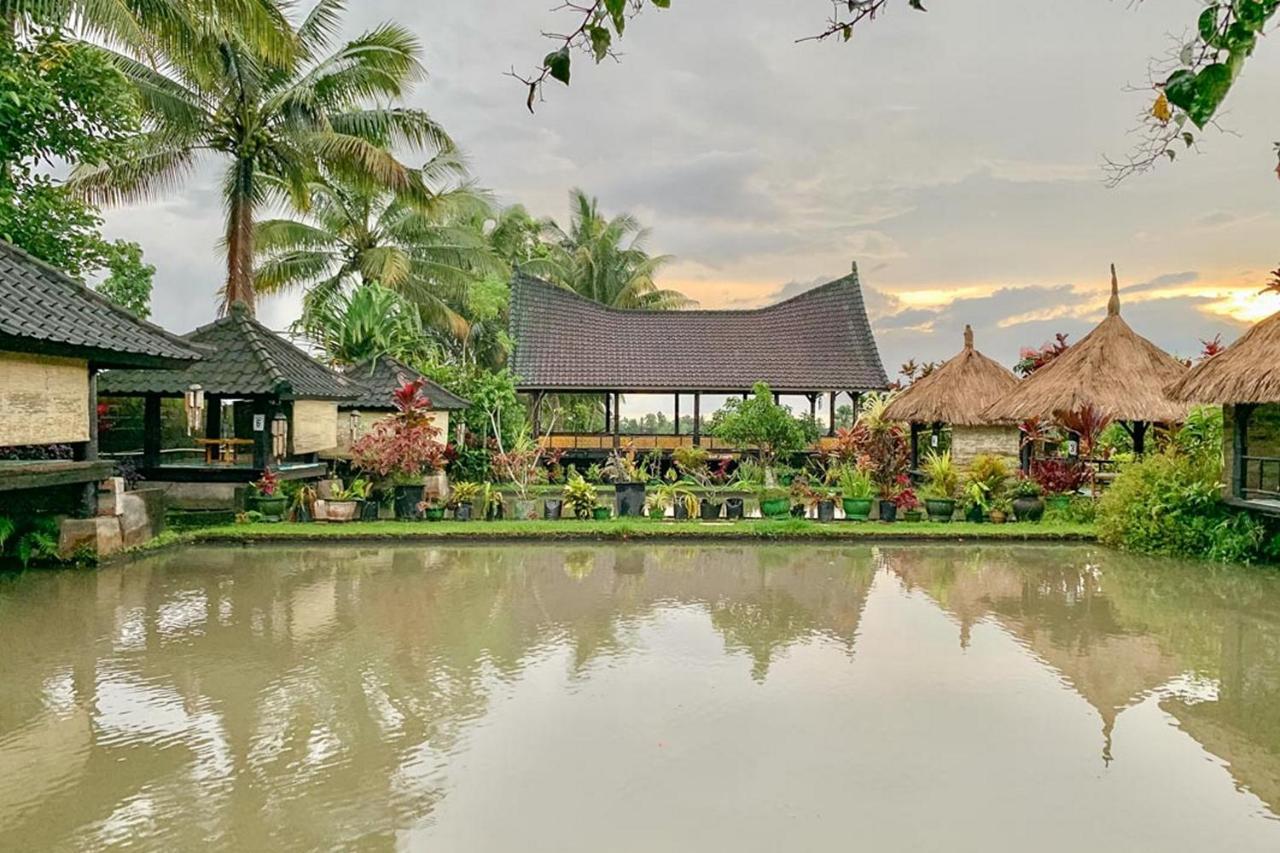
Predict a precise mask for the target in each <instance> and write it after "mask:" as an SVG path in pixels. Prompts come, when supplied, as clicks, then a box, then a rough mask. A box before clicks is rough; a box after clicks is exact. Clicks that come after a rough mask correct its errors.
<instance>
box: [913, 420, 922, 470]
mask: <svg viewBox="0 0 1280 853" xmlns="http://www.w3.org/2000/svg"><path fill="white" fill-rule="evenodd" d="M919 467H920V424H918V423H916V422H915V421H912V422H911V470H912V471H914V470H916V469H917V468H919Z"/></svg>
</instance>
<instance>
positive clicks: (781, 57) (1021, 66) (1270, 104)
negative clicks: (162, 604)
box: [108, 0, 1280, 373]
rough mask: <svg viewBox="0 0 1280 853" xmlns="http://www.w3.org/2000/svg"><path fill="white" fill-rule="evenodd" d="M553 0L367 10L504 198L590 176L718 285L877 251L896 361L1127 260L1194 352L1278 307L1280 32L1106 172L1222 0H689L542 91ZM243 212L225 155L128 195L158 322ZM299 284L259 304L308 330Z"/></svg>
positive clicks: (279, 323) (539, 205)
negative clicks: (833, 12) (843, 27)
mask: <svg viewBox="0 0 1280 853" xmlns="http://www.w3.org/2000/svg"><path fill="white" fill-rule="evenodd" d="M303 5H306V4H305V2H304V4H303ZM554 5H556V4H555V3H554V2H552V0H413V2H410V0H361V2H359V3H353V4H352V6H353V7H354V9H353V11H352V13H351V14H350V15H349V22H350V25H351V30H352V32H353V33H354V32H355V31H357V30H359V29H363V28H365V27H368V26H372V25H374V24H376V23H377V22H379V21H381V20H384V19H388V18H394V19H396V20H398V21H400V22H402V23H404V24H406V25H408V26H409V27H411V28H412V29H413V30H414V31H415V32H416V33H417V34H418V35H419V36H420V38H421V39H422V41H423V44H424V46H425V51H426V64H427V67H428V69H429V72H430V74H431V77H430V79H429V80H428V81H426V82H425V83H423V84H422V85H420V86H419V87H418V89H417V90H416V91H415V93H414V95H413V96H412V98H411V99H410V100H411V102H412V103H413V104H414V105H415V106H420V107H423V108H426V109H428V110H429V111H430V112H431V113H432V114H433V115H434V117H435V118H436V119H437V120H439V121H440V122H442V123H443V124H444V125H445V127H446V128H447V129H448V130H449V131H450V133H451V134H452V135H453V137H454V139H455V140H456V141H457V142H458V143H459V145H460V146H461V147H462V148H463V150H464V151H465V153H466V155H467V157H468V160H469V162H470V164H471V167H472V171H473V173H474V175H475V177H476V178H477V180H478V181H479V182H480V183H481V184H483V185H484V186H486V187H488V188H490V189H491V190H492V191H493V192H494V193H495V194H496V195H497V197H498V198H499V199H500V200H501V201H503V202H505V203H514V202H520V203H523V204H524V205H526V207H528V208H529V210H530V211H531V212H532V213H533V214H534V215H537V216H545V215H550V216H555V217H557V218H563V217H564V216H566V214H567V209H568V205H567V194H568V190H569V188H570V187H573V186H580V187H582V188H583V189H585V190H586V191H588V192H589V193H591V194H594V195H596V196H598V197H599V199H600V203H601V205H602V207H603V208H604V210H605V211H606V212H608V213H616V212H619V211H630V212H632V213H635V214H637V215H638V216H639V217H640V218H641V219H642V220H643V221H644V222H646V223H647V224H649V225H650V226H651V228H652V237H651V241H650V248H651V250H653V251H655V252H662V253H669V254H672V255H674V256H675V257H676V261H675V262H674V263H673V264H672V265H671V266H670V267H669V268H668V269H667V270H666V273H665V275H664V280H663V284H665V285H667V286H672V287H676V288H679V289H681V290H683V291H685V292H686V293H688V294H689V295H690V296H692V297H694V298H695V299H697V300H699V302H700V303H701V304H702V306H703V307H707V308H716V307H727V306H733V307H741V306H755V305H763V304H767V303H769V302H770V301H774V300H776V299H777V298H780V297H782V296H785V295H788V294H792V293H795V292H798V291H799V290H800V289H803V288H804V287H806V286H810V285H812V284H816V283H821V282H823V281H827V280H830V279H832V278H835V277H838V276H840V275H843V274H844V273H845V272H847V270H848V269H849V265H850V262H851V261H854V260H856V261H857V262H858V265H859V268H860V271H861V273H862V283H863V287H864V290H865V291H866V295H867V300H868V304H869V306H870V308H871V311H872V324H873V326H874V328H875V331H876V334H877V337H878V339H879V342H880V348H881V352H882V355H883V358H884V361H885V364H886V367H888V368H889V371H890V373H892V372H894V371H895V370H896V367H897V365H898V364H900V363H902V362H903V361H905V360H906V359H908V358H913V357H914V358H917V359H936V358H944V357H947V356H949V355H951V354H953V353H954V352H955V351H956V350H958V349H959V346H960V340H961V339H960V329H961V328H962V327H963V325H964V324H965V323H966V322H969V323H972V324H973V325H974V327H975V329H976V331H977V340H978V345H979V347H980V348H981V349H984V350H985V351H987V352H988V353H989V354H991V355H992V356H994V357H996V358H998V359H1000V360H1002V361H1005V362H1012V361H1014V360H1016V355H1017V351H1018V348H1019V347H1020V346H1024V345H1029V344H1039V343H1041V342H1043V341H1044V340H1046V339H1048V338H1050V337H1052V334H1053V332H1055V331H1059V330H1061V331H1065V332H1068V333H1070V334H1071V335H1072V340H1076V339H1078V338H1079V336H1080V335H1081V334H1083V333H1084V332H1086V331H1087V330H1088V329H1089V328H1090V327H1091V326H1092V325H1093V324H1094V323H1095V322H1096V321H1097V320H1098V319H1100V318H1101V316H1102V314H1103V312H1104V306H1105V302H1106V287H1107V283H1108V278H1107V267H1108V264H1109V263H1111V262H1113V261H1114V262H1115V263H1116V264H1117V265H1118V267H1119V270H1120V275H1121V281H1122V284H1123V285H1125V287H1126V288H1127V289H1128V292H1127V293H1126V299H1125V309H1124V314H1125V317H1126V318H1127V319H1128V320H1129V321H1130V323H1131V324H1132V325H1133V326H1134V327H1135V328H1136V329H1137V330H1138V331H1139V332H1141V333H1142V334H1145V335H1147V336H1148V337H1151V338H1152V339H1153V340H1155V341H1156V342H1157V343H1158V344H1160V345H1161V346H1163V347H1165V348H1167V349H1169V350H1171V351H1174V352H1176V353H1180V354H1186V355H1189V354H1192V353H1194V352H1195V351H1197V350H1198V349H1199V344H1198V342H1197V341H1198V339H1200V338H1207V337H1212V336H1213V335H1214V334H1217V333H1221V334H1222V335H1223V338H1224V340H1231V339H1233V338H1234V337H1235V336H1236V335H1237V334H1238V333H1239V331H1240V330H1241V329H1242V328H1243V321H1244V320H1246V319H1250V318H1253V319H1256V318H1258V317H1260V316H1264V315H1265V314H1269V313H1270V312H1271V311H1274V310H1276V309H1277V308H1280V302H1273V301H1271V298H1270V297H1265V298H1264V297H1256V296H1255V295H1254V294H1255V293H1256V291H1257V289H1258V287H1259V285H1260V284H1261V282H1262V281H1264V280H1265V277H1266V271H1267V270H1269V269H1272V268H1274V267H1276V266H1278V265H1280V249H1277V246H1276V243H1277V241H1276V236H1277V225H1278V224H1280V219H1278V217H1277V201H1278V200H1280V184H1278V183H1277V181H1276V179H1275V176H1274V175H1273V174H1272V170H1273V169H1274V168H1275V155H1274V154H1273V153H1272V151H1271V142H1272V140H1275V139H1280V120H1278V119H1277V113H1276V110H1275V108H1274V106H1275V97H1276V93H1277V84H1280V45H1273V44H1270V43H1269V42H1271V41H1273V40H1274V39H1264V40H1263V43H1262V44H1261V46H1260V47H1259V49H1258V54H1257V55H1256V56H1255V57H1254V58H1253V59H1252V60H1251V61H1250V63H1249V65H1248V66H1247V68H1246V70H1245V72H1244V75H1243V76H1242V78H1241V79H1240V80H1239V82H1238V84H1237V87H1236V91H1234V92H1233V93H1232V95H1231V96H1230V98H1229V99H1228V101H1227V104H1226V107H1227V110H1226V113H1225V114H1224V115H1223V117H1222V122H1223V124H1224V126H1225V127H1226V128H1228V129H1229V130H1231V131H1232V132H1233V133H1234V134H1237V135H1227V134H1222V133H1213V132H1211V133H1209V134H1208V135H1207V138H1206V141H1205V144H1204V146H1203V151H1202V153H1200V154H1198V155H1196V154H1194V153H1190V154H1189V155H1188V156H1186V157H1184V158H1180V159H1179V161H1178V162H1177V163H1175V164H1172V165H1166V166H1163V167H1161V168H1159V169H1158V170H1157V171H1156V172H1155V173H1153V174H1149V175H1143V176H1137V177H1134V178H1132V179H1130V180H1129V181H1127V182H1126V183H1124V184H1123V185H1122V186H1121V187H1119V188H1118V189H1108V188H1106V187H1105V186H1104V185H1103V174H1102V170H1101V162H1102V158H1103V156H1104V155H1106V154H1110V155H1112V156H1119V155H1123V154H1124V153H1125V152H1126V151H1127V150H1128V149H1129V148H1130V147H1131V145H1132V139H1131V138H1130V137H1129V136H1127V133H1128V131H1129V130H1130V129H1131V128H1132V127H1134V126H1135V125H1136V123H1137V114H1138V113H1139V111H1141V110H1142V109H1143V108H1145V107H1146V106H1147V105H1148V104H1149V103H1150V100H1151V97H1150V95H1148V94H1142V93H1137V94H1135V93H1133V92H1126V91H1125V90H1124V89H1125V85H1126V84H1130V83H1141V82H1143V81H1145V79H1146V66H1147V60H1148V58H1149V57H1151V56H1154V55H1157V54H1161V53H1164V52H1165V51H1167V50H1168V46H1169V44H1170V36H1171V35H1180V34H1181V33H1183V32H1184V31H1185V29H1186V28H1187V27H1188V26H1189V25H1190V24H1192V23H1193V22H1194V20H1195V17H1196V14H1197V12H1198V9H1199V8H1200V6H1201V4H1200V3H1199V2H1197V0H1160V2H1158V3H1155V2H1152V3H1143V4H1129V3H1126V2H1121V0H1112V2H1107V0H1071V2H1064V0H934V2H932V3H928V4H927V5H928V6H929V7H930V11H929V12H928V13H927V14H919V13H913V12H910V11H908V10H906V9H905V8H894V9H893V11H892V13H891V14H889V15H887V16H885V17H884V18H883V19H881V20H879V21H877V22H876V23H875V24H874V25H873V26H871V27H868V28H866V29H865V30H864V31H863V32H862V33H860V34H859V35H857V36H855V38H854V40H853V42H851V43H849V44H836V43H830V44H812V43H810V44H802V45H797V44H794V43H793V40H794V38H795V37H798V36H802V35H805V34H807V33H809V32H810V31H812V30H814V29H815V28H818V27H820V26H821V24H822V22H823V20H824V19H825V16H826V14H827V12H828V10H829V4H828V3H827V2H826V0H696V2H693V0H676V2H675V3H673V4H672V5H673V8H672V9H670V10H668V11H665V12H660V11H656V10H649V11H646V13H645V14H644V15H643V16H642V17H641V18H639V19H637V20H635V21H634V22H633V23H632V24H631V26H629V27H628V30H627V34H626V37H625V39H624V40H623V42H622V44H621V46H622V48H623V50H624V51H625V55H624V56H623V58H622V61H621V63H619V64H614V63H606V64H605V65H602V66H599V67H595V66H590V65H589V64H588V63H586V62H584V61H581V60H579V61H578V62H577V63H576V64H575V67H574V82H573V86H572V87H571V88H569V89H565V88H563V87H561V86H558V85H554V84H553V85H551V86H549V87H548V90H547V91H548V101H547V102H546V103H544V104H542V105H541V106H540V107H539V109H538V112H537V114H536V115H532V116H531V115H529V114H528V113H527V112H526V111H525V109H524V105H523V92H522V91H521V89H520V87H519V85H518V84H517V83H515V82H514V81H513V80H511V79H510V78H508V77H505V76H503V72H505V71H507V70H509V69H510V68H511V67H512V66H513V65H514V66H515V67H517V68H518V69H520V70H525V69H527V68H528V66H529V65H530V64H531V63H532V61H534V60H536V58H537V57H539V56H541V55H542V54H543V53H545V52H546V50H547V43H545V42H543V41H541V40H540V38H539V32H540V31H542V30H556V29H562V28H563V27H564V25H565V23H566V22H567V21H568V18H566V17H565V14H564V13H556V12H553V11H551V7H552V6H554ZM905 5H906V4H905V2H902V3H900V4H899V6H900V7H905ZM221 216H222V212H221V207H220V204H219V201H218V197H217V191H216V176H215V173H214V172H213V171H208V172H207V174H204V175H203V176H202V177H201V178H200V179H198V180H196V181H193V182H191V183H189V184H188V185H187V186H186V187H185V188H184V189H183V190H181V191H179V192H177V193H175V194H174V195H172V196H171V197H170V198H168V199H167V200H165V201H163V202H159V203H150V204H147V205H145V206H139V207H136V208H128V209H122V210H116V211H112V212H110V213H109V214H108V230H109V232H110V234H111V236H119V237H127V238H129V239H133V240H137V241H139V242H141V243H142V245H143V247H144V249H145V250H146V254H147V257H148V259H149V260H150V261H151V262H152V263H154V264H155V265H156V266H157V267H158V273H157V276H156V293H155V299H154V305H155V319H156V320H157V321H159V322H160V323H162V324H164V325H166V326H168V327H170V328H173V329H175V330H177V331H184V332H185V331H187V330H189V329H191V328H193V327H195V326H196V325H199V324H201V323H203V322H207V321H208V320H209V319H210V318H211V317H212V316H213V313H214V293H215V291H216V290H217V289H218V287H219V286H220V284H221V281H222V277H223V273H222V269H221V263H220V260H219V258H218V256H217V253H216V249H215V243H216V241H217V239H218V235H219V233H220V231H221V228H222V224H221ZM296 305H297V302H296V299H289V298H278V299H272V300H269V301H267V302H266V303H265V304H264V305H263V307H262V310H261V314H262V316H263V318H264V319H265V320H266V321H267V322H268V323H270V324H271V325H273V326H274V327H276V328H283V327H284V326H286V325H287V324H288V323H289V321H290V320H291V319H292V317H293V315H294V313H295V312H296Z"/></svg>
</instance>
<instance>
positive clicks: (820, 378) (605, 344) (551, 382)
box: [511, 265, 888, 455]
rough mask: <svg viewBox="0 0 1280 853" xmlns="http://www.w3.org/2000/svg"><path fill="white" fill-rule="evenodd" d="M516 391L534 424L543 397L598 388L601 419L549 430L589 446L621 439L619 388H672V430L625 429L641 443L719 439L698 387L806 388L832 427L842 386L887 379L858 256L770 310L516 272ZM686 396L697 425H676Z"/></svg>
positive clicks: (715, 390) (562, 443)
mask: <svg viewBox="0 0 1280 853" xmlns="http://www.w3.org/2000/svg"><path fill="white" fill-rule="evenodd" d="M511 335H512V337H513V338H514V339H515V341H516V349H515V356H514V363H513V367H514V372H515V374H516V377H517V389H518V390H519V391H520V392H522V393H524V394H527V395H529V397H530V398H531V404H532V405H531V411H532V413H533V421H534V425H535V432H537V433H538V434H541V417H540V412H541V407H542V404H543V401H544V399H545V398H546V397H547V395H554V394H574V395H590V396H598V397H601V398H603V401H604V412H605V417H604V429H603V430H602V431H600V432H597V433H580V432H579V433H568V434H564V433H560V434H552V435H551V436H550V438H549V441H550V443H551V445H552V446H553V447H555V448H557V449H560V450H565V451H574V452H580V453H582V454H583V455H593V454H600V453H604V452H608V451H609V450H610V449H612V448H616V447H618V446H620V442H621V416H620V413H619V403H620V401H621V397H622V395H623V394H662V395H671V396H672V397H673V398H674V400H675V413H676V417H675V429H674V432H673V433H672V434H670V435H644V436H628V437H627V438H628V444H629V446H631V447H634V448H636V449H639V450H663V451H665V450H671V449H674V448H676V447H682V446H689V445H695V446H705V447H708V448H709V449H712V450H717V449H718V450H735V449H737V448H723V447H717V446H716V445H715V442H714V441H712V440H709V438H708V437H706V436H703V435H702V401H703V397H704V396H705V395H728V396H736V395H740V394H742V395H745V394H748V393H750V391H751V389H752V387H753V386H754V385H755V384H756V383H757V382H766V383H768V384H769V387H770V388H771V389H772V390H773V392H774V393H775V395H778V396H781V395H795V396H803V397H805V398H806V399H807V400H808V403H809V415H810V416H811V417H813V418H814V419H815V420H817V419H819V418H820V414H819V401H820V400H822V399H823V398H824V397H825V398H826V408H827V410H828V411H827V430H826V431H827V433H828V435H831V434H834V432H835V424H836V404H837V400H838V398H839V397H840V396H841V395H844V394H847V395H849V396H850V397H851V398H852V399H853V400H854V402H855V403H856V401H857V400H858V399H859V397H860V396H861V394H863V393H864V392H867V391H871V390H880V389H884V388H886V387H887V386H888V380H887V378H886V377H885V372H884V367H883V366H882V365H881V363H880V354H879V351H878V350H877V349H876V342H875V337H874V336H873V335H872V333H871V325H870V324H869V323H868V322H867V314H866V308H865V307H864V305H863V301H862V288H861V286H860V284H859V281H858V272H857V266H856V265H854V267H853V271H852V272H851V273H850V274H849V275H847V276H845V277H844V278H841V279H838V280H836V281H833V282H830V283H829V284H825V285H822V286H820V287H816V288H814V289H812V290H809V291H807V292H805V293H802V294H800V295H799V296H794V297H792V298H790V299H787V300H785V301H783V302H779V303H778V304H776V305H771V306H769V307H767V308H758V309H751V310H719V311H707V310H697V311H652V310H619V309H615V308H609V307H606V306H604V305H601V304H599V303H597V302H593V301H591V300H588V299H585V298H583V297H581V296H579V295H577V294H576V293H574V292H572V291H570V290H567V289H565V288H562V287H557V286H555V285H553V284H550V283H548V282H545V281H541V280H538V279H535V278H531V277H528V276H526V275H521V274H517V276H516V278H515V281H514V283H513V285H512V294H511ZM682 396H692V414H693V424H692V427H693V428H692V430H691V431H689V432H687V433H686V434H683V435H682V434H681V428H680V401H681V397H682Z"/></svg>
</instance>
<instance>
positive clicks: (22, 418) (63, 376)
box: [0, 352, 89, 446]
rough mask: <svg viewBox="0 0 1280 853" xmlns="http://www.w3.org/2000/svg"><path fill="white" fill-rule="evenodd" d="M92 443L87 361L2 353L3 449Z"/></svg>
mask: <svg viewBox="0 0 1280 853" xmlns="http://www.w3.org/2000/svg"><path fill="white" fill-rule="evenodd" d="M88 440H89V364H88V362H86V361H82V360H80V359H75V358H54V357H51V356H39V355H26V354H23V353H11V352H0V446H4V445H13V444H70V443H74V442H81V441H88Z"/></svg>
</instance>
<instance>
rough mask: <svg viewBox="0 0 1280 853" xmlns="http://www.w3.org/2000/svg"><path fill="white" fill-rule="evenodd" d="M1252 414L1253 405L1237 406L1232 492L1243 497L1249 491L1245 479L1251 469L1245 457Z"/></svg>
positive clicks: (1232, 464) (1238, 496) (1247, 452)
mask: <svg viewBox="0 0 1280 853" xmlns="http://www.w3.org/2000/svg"><path fill="white" fill-rule="evenodd" d="M1252 415H1253V406H1252V405H1249V404H1247V403H1242V404H1240V405H1239V406H1236V420H1235V441H1233V442H1232V455H1233V458H1232V460H1231V479H1232V480H1233V482H1232V484H1231V494H1232V495H1233V496H1234V497H1237V498H1243V497H1244V496H1245V492H1246V491H1247V489H1246V488H1245V485H1246V483H1245V479H1246V478H1247V477H1248V474H1249V471H1248V466H1247V464H1246V462H1245V457H1246V456H1248V455H1249V418H1250V417H1251V416H1252Z"/></svg>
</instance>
